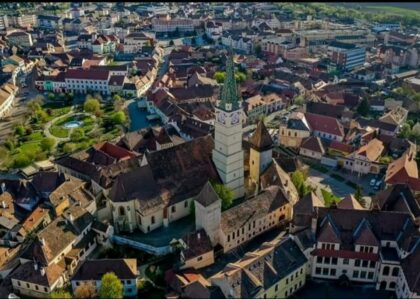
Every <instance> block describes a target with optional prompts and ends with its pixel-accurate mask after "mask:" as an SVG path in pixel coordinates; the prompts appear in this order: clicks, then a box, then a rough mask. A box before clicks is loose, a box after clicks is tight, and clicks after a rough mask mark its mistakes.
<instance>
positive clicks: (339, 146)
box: [330, 140, 354, 154]
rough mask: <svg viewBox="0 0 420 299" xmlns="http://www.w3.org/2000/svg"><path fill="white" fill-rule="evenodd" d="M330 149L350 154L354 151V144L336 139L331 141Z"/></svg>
mask: <svg viewBox="0 0 420 299" xmlns="http://www.w3.org/2000/svg"><path fill="white" fill-rule="evenodd" d="M330 149H332V150H336V151H340V152H343V153H347V154H350V153H352V152H353V151H354V148H353V146H351V145H349V144H345V143H342V142H339V141H336V140H333V141H331V143H330Z"/></svg>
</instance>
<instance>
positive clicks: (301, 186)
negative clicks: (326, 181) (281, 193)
mask: <svg viewBox="0 0 420 299" xmlns="http://www.w3.org/2000/svg"><path fill="white" fill-rule="evenodd" d="M291 180H292V183H293V185H295V187H296V190H297V191H298V193H299V197H303V196H305V195H306V194H307V193H309V192H311V191H312V188H311V187H310V186H309V185H307V184H306V183H305V181H306V175H305V174H304V173H303V172H302V171H300V170H296V171H295V172H293V173H292V176H291Z"/></svg>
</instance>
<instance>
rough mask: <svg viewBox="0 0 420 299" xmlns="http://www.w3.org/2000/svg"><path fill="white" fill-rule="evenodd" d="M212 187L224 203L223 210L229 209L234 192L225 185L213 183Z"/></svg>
mask: <svg viewBox="0 0 420 299" xmlns="http://www.w3.org/2000/svg"><path fill="white" fill-rule="evenodd" d="M212 186H213V188H214V191H216V193H217V196H219V198H220V200H221V201H222V210H226V209H228V208H229V207H230V206H231V205H232V202H233V196H234V195H233V191H232V190H230V189H229V188H228V187H226V186H225V185H223V184H218V183H212Z"/></svg>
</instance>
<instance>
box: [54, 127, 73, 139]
mask: <svg viewBox="0 0 420 299" xmlns="http://www.w3.org/2000/svg"><path fill="white" fill-rule="evenodd" d="M69 132H70V130H69V129H66V128H63V127H61V126H52V127H51V128H50V133H51V134H52V135H54V136H55V137H59V138H66V137H68V136H69Z"/></svg>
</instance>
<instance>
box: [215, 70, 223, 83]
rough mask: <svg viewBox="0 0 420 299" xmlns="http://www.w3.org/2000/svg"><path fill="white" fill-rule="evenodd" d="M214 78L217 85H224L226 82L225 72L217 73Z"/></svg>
mask: <svg viewBox="0 0 420 299" xmlns="http://www.w3.org/2000/svg"><path fill="white" fill-rule="evenodd" d="M213 78H214V79H215V80H216V81H217V83H223V82H224V81H225V72H215V73H214V76H213Z"/></svg>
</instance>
